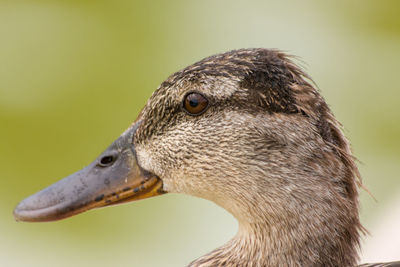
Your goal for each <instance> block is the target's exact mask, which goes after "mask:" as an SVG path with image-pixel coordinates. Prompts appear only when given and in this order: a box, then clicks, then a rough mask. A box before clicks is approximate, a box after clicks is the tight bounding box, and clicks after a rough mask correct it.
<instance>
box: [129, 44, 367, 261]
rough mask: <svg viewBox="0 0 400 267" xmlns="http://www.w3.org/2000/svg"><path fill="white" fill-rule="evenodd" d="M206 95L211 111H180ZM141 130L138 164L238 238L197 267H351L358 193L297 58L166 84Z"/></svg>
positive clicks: (264, 55)
mask: <svg viewBox="0 0 400 267" xmlns="http://www.w3.org/2000/svg"><path fill="white" fill-rule="evenodd" d="M188 92H200V93H201V94H203V95H204V96H206V97H207V99H208V100H209V108H208V109H207V111H206V112H205V113H203V114H202V115H200V116H190V115H188V114H187V113H186V112H183V111H182V105H181V103H182V101H183V97H184V96H185V95H186V94H187V93H188ZM138 120H140V121H141V122H142V123H141V125H140V127H139V129H138V131H137V132H136V136H135V139H134V142H135V146H136V151H137V157H138V162H139V164H140V165H141V166H142V168H144V169H146V170H148V171H150V172H153V173H154V174H156V175H157V176H159V177H160V178H161V179H162V181H163V187H164V190H165V191H167V192H171V193H184V194H189V195H192V196H197V197H201V198H205V199H208V200H211V201H214V202H215V203H217V204H218V205H220V206H221V207H223V208H225V209H226V210H227V211H229V212H230V213H232V214H233V216H235V218H236V219H237V220H238V222H239V231H238V233H237V235H236V236H235V237H233V238H232V240H231V241H229V242H228V243H227V244H225V245H223V246H222V247H220V248H218V249H216V250H214V251H212V252H210V253H209V254H207V255H205V256H203V257H201V258H200V259H198V260H195V261H194V262H192V263H191V264H190V266H192V267H200V266H203V267H205V266H249V267H250V266H355V265H356V263H357V260H358V249H359V239H360V233H361V232H362V229H363V228H362V226H361V224H360V221H359V217H358V185H359V184H360V183H361V181H360V175H359V172H358V170H357V167H356V164H355V162H354V158H353V156H352V154H351V150H350V146H349V143H348V141H347V139H346V138H345V136H344V135H343V133H342V131H341V125H340V123H339V122H338V121H337V120H336V119H335V117H334V116H333V114H332V113H331V111H330V110H329V107H328V105H327V104H326V103H325V101H324V99H323V98H322V96H321V95H320V93H319V92H318V90H317V89H316V87H315V86H314V84H313V82H312V81H311V80H310V78H309V77H308V76H307V75H306V74H305V73H304V71H303V70H302V69H301V68H299V67H298V66H297V65H296V64H295V63H294V62H293V60H292V58H291V57H289V56H287V55H286V54H284V53H282V52H280V51H277V50H268V49H242V50H235V51H231V52H227V53H224V54H218V55H215V56H211V57H209V58H206V59H203V60H201V61H199V62H198V63H195V64H193V65H191V66H189V67H187V68H185V69H183V70H182V71H180V72H177V73H175V74H173V75H172V76H170V77H169V78H168V79H167V80H166V81H165V82H163V83H162V84H161V85H160V87H159V88H158V89H157V90H156V91H155V92H154V94H153V95H152V97H151V98H150V99H149V101H148V103H147V105H146V106H145V108H144V109H143V110H142V112H141V114H140V116H139V118H138Z"/></svg>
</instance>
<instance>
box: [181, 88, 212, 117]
mask: <svg viewBox="0 0 400 267" xmlns="http://www.w3.org/2000/svg"><path fill="white" fill-rule="evenodd" d="M208 106H209V101H208V99H207V98H206V97H205V96H204V95H203V94H201V93H198V92H188V93H186V95H185V96H184V98H183V101H182V109H183V110H184V111H185V112H186V113H188V114H189V115H192V116H199V115H201V114H203V113H204V112H205V111H206V110H207V108H208Z"/></svg>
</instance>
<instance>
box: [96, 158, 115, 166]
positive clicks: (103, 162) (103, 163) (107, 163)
mask: <svg viewBox="0 0 400 267" xmlns="http://www.w3.org/2000/svg"><path fill="white" fill-rule="evenodd" d="M116 159H117V156H116V155H106V156H104V157H102V158H101V159H100V161H99V166H101V167H108V166H111V165H112V164H113V163H114V162H115V160H116Z"/></svg>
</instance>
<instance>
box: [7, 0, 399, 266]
mask: <svg viewBox="0 0 400 267" xmlns="http://www.w3.org/2000/svg"><path fill="white" fill-rule="evenodd" d="M399 14H400V2H399V1H395V0H393V1H366V0H365V1H361V0H360V1H347V0H343V1H333V2H328V1H265V0H264V1H228V0H225V1H211V0H206V1H171V0H169V1H140V2H139V1H134V0H126V1H125V0H113V1H111V0H109V1H107V0H96V1H90V0H79V1H78V0H75V1H73V0H37V1H18V0H10V1H5V0H0V152H1V155H0V159H1V160H0V266H43V267H44V266H68V267H69V266H76V267H78V266H97V267H100V266H184V265H185V264H187V263H189V262H190V261H191V260H192V259H194V258H196V257H199V256H201V255H202V254H204V253H206V252H208V251H210V250H212V249H213V248H215V247H217V246H219V245H221V244H223V243H224V242H226V241H227V240H228V239H230V237H232V236H233V235H234V234H235V232H236V228H237V224H236V222H235V220H234V218H233V217H232V216H231V215H230V214H228V213H227V212H226V211H224V210H223V209H221V208H219V207H217V206H216V205H215V204H213V203H211V202H207V201H205V200H202V199H196V198H193V197H188V196H180V195H165V196H162V197H157V198H152V199H148V200H145V201H139V202H135V203H131V204H129V205H122V206H118V207H113V208H106V209H100V210H96V211H91V212H87V213H85V214H81V215H79V216H77V217H73V218H70V219H68V220H64V221H60V222H54V223H42V224H29V223H17V222H15V221H14V219H13V216H12V210H13V208H14V207H15V205H16V204H17V203H18V201H20V200H21V199H23V198H24V197H26V196H28V195H30V194H32V193H34V192H36V191H38V190H39V189H41V188H43V187H45V186H47V185H49V184H51V183H53V182H55V181H57V180H58V179H60V178H62V177H64V176H66V175H68V174H70V173H72V172H74V171H76V170H78V169H80V168H82V167H83V166H85V165H86V164H88V163H90V162H91V161H92V160H93V159H94V158H95V157H97V155H98V154H99V153H100V152H102V151H103V149H104V148H106V147H107V146H108V145H109V144H110V143H111V142H112V141H113V140H114V139H115V138H117V137H118V136H119V135H120V133H122V132H123V131H124V130H125V129H126V128H127V127H128V126H129V125H130V123H131V122H132V121H133V120H134V119H135V118H136V116H137V114H138V112H139V110H140V109H141V107H142V106H143V105H144V104H145V102H146V99H147V98H148V97H149V96H150V94H151V93H152V91H153V90H154V89H155V88H156V87H157V86H158V85H159V84H160V83H161V82H162V81H163V80H164V79H165V78H166V77H167V76H168V75H170V74H171V73H173V72H175V71H177V70H179V69H181V68H183V67H185V66H187V65H189V64H192V63H194V62H195V61H197V60H200V59H202V58H203V57H206V56H209V55H211V54H215V53H219V52H224V51H228V50H231V49H237V48H245V47H268V48H279V49H282V50H285V51H287V52H289V53H291V54H294V55H297V56H300V57H301V58H302V60H303V61H304V62H306V69H307V71H308V72H309V73H310V75H311V76H312V77H313V78H314V80H315V81H316V83H317V84H318V86H319V87H320V88H321V91H322V94H323V95H324V96H325V98H326V100H327V102H328V103H329V104H330V106H331V108H332V110H333V112H334V113H335V114H336V116H337V117H338V118H339V120H340V121H341V122H342V123H343V125H344V128H345V131H346V135H347V136H348V137H349V138H350V140H351V142H352V145H353V150H354V153H355V155H356V157H358V159H359V160H360V164H359V167H360V170H361V173H362V176H363V179H364V183H365V186H366V187H367V188H368V189H369V190H370V191H371V192H372V194H373V195H374V196H375V198H376V199H377V201H375V200H373V198H372V197H371V196H370V195H368V194H367V193H366V192H365V191H364V190H362V192H361V201H362V202H361V218H362V222H363V224H364V225H365V226H366V227H367V229H369V231H370V236H367V237H365V238H364V242H363V252H362V259H363V261H379V260H395V259H398V260H400V241H399V240H400V177H399V173H400V140H399V139H400V108H399V99H400V90H399V89H400V79H399V76H400V63H399V62H400V16H399Z"/></svg>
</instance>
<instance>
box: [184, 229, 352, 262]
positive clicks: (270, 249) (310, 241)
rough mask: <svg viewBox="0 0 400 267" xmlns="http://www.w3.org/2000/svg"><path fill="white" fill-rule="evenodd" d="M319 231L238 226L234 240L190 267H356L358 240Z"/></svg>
mask: <svg viewBox="0 0 400 267" xmlns="http://www.w3.org/2000/svg"><path fill="white" fill-rule="evenodd" d="M318 227H319V228H314V226H313V224H312V223H311V224H310V225H300V224H296V225H290V227H288V225H286V224H285V223H283V224H274V226H273V227H272V226H270V225H268V224H260V223H255V224H244V223H239V231H238V233H237V234H236V236H235V237H234V238H232V239H231V240H230V241H229V242H228V243H226V244H225V245H223V246H221V247H220V248H217V249H215V250H214V251H212V252H210V253H209V254H207V255H205V256H203V257H201V258H199V259H197V260H195V261H193V262H192V263H191V264H190V265H189V266H190V267H206V266H248V267H256V266H257V267H258V266H355V265H356V263H357V260H358V256H357V254H358V253H357V252H358V251H357V250H358V247H357V245H358V237H356V239H357V240H353V241H352V240H351V237H350V236H348V235H347V236H346V234H348V232H346V231H345V232H346V233H342V237H343V238H344V239H343V238H340V237H339V236H338V234H340V230H339V231H336V232H332V231H331V230H330V229H329V228H330V227H326V229H323V227H322V229H321V226H320V225H319V226H318ZM317 229H318V230H317ZM336 230H337V229H336ZM352 243H353V244H352Z"/></svg>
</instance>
